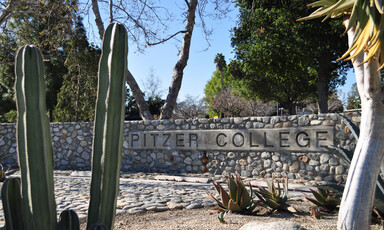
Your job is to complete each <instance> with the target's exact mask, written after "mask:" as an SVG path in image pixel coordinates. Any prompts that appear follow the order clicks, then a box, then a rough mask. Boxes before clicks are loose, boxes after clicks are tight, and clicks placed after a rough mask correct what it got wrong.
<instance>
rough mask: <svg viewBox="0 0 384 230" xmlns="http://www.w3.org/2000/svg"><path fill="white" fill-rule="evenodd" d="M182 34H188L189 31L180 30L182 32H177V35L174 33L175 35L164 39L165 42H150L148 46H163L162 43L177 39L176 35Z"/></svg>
mask: <svg viewBox="0 0 384 230" xmlns="http://www.w3.org/2000/svg"><path fill="white" fill-rule="evenodd" d="M180 33H187V31H186V30H180V31H178V32H176V33H174V34H172V35H171V36H169V37H168V38H165V39H163V40H161V41H159V42H155V43H149V42H147V44H148V45H149V46H155V45H159V44H161V43H164V42H166V41H168V40H170V39H171V38H173V37H175V36H176V35H178V34H180Z"/></svg>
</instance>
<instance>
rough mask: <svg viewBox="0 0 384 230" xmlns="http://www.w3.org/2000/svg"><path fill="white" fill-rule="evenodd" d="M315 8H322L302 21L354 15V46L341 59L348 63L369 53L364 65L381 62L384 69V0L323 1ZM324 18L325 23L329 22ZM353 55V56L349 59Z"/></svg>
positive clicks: (350, 23) (351, 18)
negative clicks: (376, 60)
mask: <svg viewBox="0 0 384 230" xmlns="http://www.w3.org/2000/svg"><path fill="white" fill-rule="evenodd" d="M311 6H313V7H319V8H318V9H317V10H315V11H314V12H313V13H312V14H311V15H309V16H307V17H305V18H302V19H299V20H309V19H314V18H318V17H325V19H327V18H329V17H341V16H343V15H346V14H350V19H349V25H348V26H347V30H349V29H351V28H352V27H354V26H355V27H356V29H355V36H354V39H353V42H352V46H351V47H350V48H349V49H348V51H347V52H346V53H345V54H344V55H343V56H342V57H341V59H345V60H352V61H353V60H354V59H355V58H356V57H357V56H358V55H360V54H361V53H362V52H365V53H366V54H367V55H365V60H364V62H368V61H370V60H372V59H375V58H377V59H379V63H380V68H379V69H382V68H383V67H384V57H382V55H380V56H378V54H379V53H384V38H383V36H382V35H383V32H384V23H383V21H384V14H383V2H382V1H381V0H375V1H373V0H370V1H368V0H320V1H317V2H316V3H313V4H312V5H311ZM325 19H324V20H325ZM349 55H350V56H349ZM348 56H349V57H348Z"/></svg>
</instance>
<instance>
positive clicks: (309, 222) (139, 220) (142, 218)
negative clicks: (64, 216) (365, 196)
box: [81, 200, 382, 230]
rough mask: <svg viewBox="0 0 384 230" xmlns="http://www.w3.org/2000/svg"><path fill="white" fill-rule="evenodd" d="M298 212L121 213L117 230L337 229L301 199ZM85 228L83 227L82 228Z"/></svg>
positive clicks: (332, 221) (334, 217) (329, 217)
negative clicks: (287, 225)
mask: <svg viewBox="0 0 384 230" xmlns="http://www.w3.org/2000/svg"><path fill="white" fill-rule="evenodd" d="M290 205H291V206H293V207H294V208H295V209H296V210H297V211H298V212H297V213H296V214H291V213H285V212H275V213H269V212H267V211H266V209H264V208H260V209H259V210H258V213H257V214H256V215H239V214H233V213H230V214H227V215H226V217H225V221H226V223H225V224H220V223H219V221H218V219H217V213H218V212H217V210H214V209H212V208H203V209H192V210H186V209H183V210H173V211H165V212H147V213H138V214H124V215H119V216H117V217H116V221H115V229H116V230H146V229H156V230H181V229H183V230H184V229H188V230H192V229H193V230H200V229H201V230H208V229H210V230H214V229H217V230H219V229H220V230H222V229H223V230H225V229H231V230H232V229H239V228H241V227H242V226H243V225H244V224H246V223H250V222H259V223H269V222H277V221H292V222H295V223H297V224H299V225H301V226H302V227H304V228H305V229H313V230H334V229H336V225H337V224H336V223H337V214H332V215H323V217H322V219H319V220H317V219H313V218H312V217H311V216H310V215H309V212H308V210H309V208H310V204H309V203H308V202H307V201H303V200H294V201H291V202H290ZM81 229H85V224H84V223H83V224H82V228H81ZM379 229H382V226H380V225H375V224H373V225H371V230H379Z"/></svg>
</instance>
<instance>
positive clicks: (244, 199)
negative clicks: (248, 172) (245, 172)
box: [240, 189, 253, 209]
mask: <svg viewBox="0 0 384 230" xmlns="http://www.w3.org/2000/svg"><path fill="white" fill-rule="evenodd" d="M252 203H253V202H252V198H251V197H250V196H249V193H248V191H247V190H246V189H244V191H243V194H242V196H241V199H240V207H241V208H242V209H246V208H247V207H249V206H251V205H252Z"/></svg>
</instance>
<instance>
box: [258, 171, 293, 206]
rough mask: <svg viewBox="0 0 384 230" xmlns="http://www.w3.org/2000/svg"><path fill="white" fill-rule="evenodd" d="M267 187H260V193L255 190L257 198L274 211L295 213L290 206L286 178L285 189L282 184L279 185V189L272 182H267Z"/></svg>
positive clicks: (286, 180)
mask: <svg viewBox="0 0 384 230" xmlns="http://www.w3.org/2000/svg"><path fill="white" fill-rule="evenodd" d="M267 187H268V189H265V188H263V187H260V186H258V189H259V190H258V191H257V190H255V194H256V196H257V197H258V198H259V200H260V201H261V202H262V203H263V204H265V205H266V206H268V207H270V208H271V209H272V211H274V210H278V211H294V209H293V208H292V207H290V205H289V204H287V201H288V179H287V178H286V179H285V180H284V182H283V188H281V187H280V184H279V183H277V188H276V187H275V184H274V182H273V179H272V180H267Z"/></svg>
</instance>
